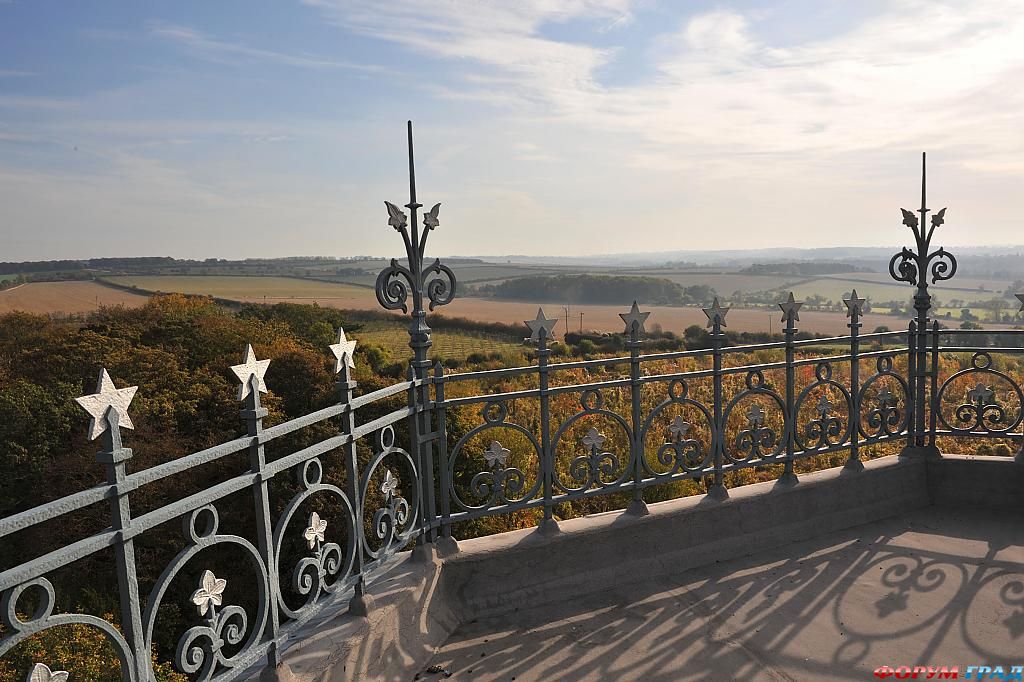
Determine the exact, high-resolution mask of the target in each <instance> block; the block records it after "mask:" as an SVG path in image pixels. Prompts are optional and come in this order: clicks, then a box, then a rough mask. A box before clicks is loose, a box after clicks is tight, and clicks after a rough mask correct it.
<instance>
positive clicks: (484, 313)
mask: <svg viewBox="0 0 1024 682" xmlns="http://www.w3.org/2000/svg"><path fill="white" fill-rule="evenodd" d="M543 307H544V312H545V313H546V314H547V316H548V317H556V318H558V320H559V323H558V325H557V326H556V327H555V335H556V336H558V337H561V336H562V334H563V333H564V332H565V311H564V309H563V307H562V306H560V305H545V306H543ZM641 307H642V308H643V309H644V310H648V311H650V312H651V316H650V318H648V320H647V325H648V328H652V327H653V325H656V324H657V325H661V327H662V329H665V330H669V331H674V332H678V333H682V332H683V331H684V330H685V329H686V328H687V327H689V326H690V325H692V324H697V325H700V326H701V327H703V326H704V325H705V324H707V321H708V318H707V317H706V316H705V315H704V312H703V311H702V310H701V309H700V308H698V307H677V306H641ZM537 308H538V306H537V304H535V303H519V302H511V301H496V300H494V299H489V298H468V297H467V298H456V299H455V300H454V301H452V302H451V303H450V304H449V305H447V306H445V307H444V308H443V309H441V312H443V313H444V314H445V315H449V316H452V317H468V318H470V319H473V320H480V321H483V322H504V323H506V324H509V323H521V322H522V321H523V320H532V319H533V318H534V317H536V315H537ZM626 308H627V306H607V305H573V306H571V307H570V310H569V327H570V328H571V331H579V329H580V313H583V324H582V328H583V329H584V330H588V331H589V330H593V331H603V332H621V331H622V320H621V319H620V318H619V313H622V312H625V311H626ZM780 315H781V312H780V311H779V309H778V308H775V309H772V310H768V309H764V308H761V309H751V308H737V309H734V310H731V311H730V312H729V314H728V316H727V317H726V323H727V324H728V329H731V330H733V331H764V332H767V331H774V332H778V331H780V328H779V317H780ZM861 319H862V322H863V325H864V326H863V327H862V333H864V332H870V331H873V330H874V329H875V328H876V327H879V326H887V327H889V328H891V329H896V328H899V327H901V326H903V325H904V324H905V321H904V320H902V319H901V318H898V317H890V316H887V315H877V314H868V315H865V316H864V317H863V318H861ZM428 320H429V316H428ZM846 323H847V318H846V316H845V315H844V314H843V313H835V312H816V311H807V312H805V311H802V310H801V311H800V323H799V325H798V327H799V329H801V330H803V331H808V332H812V333H821V334H834V335H840V334H846V333H848V331H849V330H848V328H847V326H846Z"/></svg>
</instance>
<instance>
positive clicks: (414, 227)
mask: <svg viewBox="0 0 1024 682" xmlns="http://www.w3.org/2000/svg"><path fill="white" fill-rule="evenodd" d="M384 206H385V207H386V208H387V211H388V225H390V226H391V227H393V228H394V229H395V231H396V232H398V233H399V234H400V235H402V241H403V242H404V243H405V254H406V263H405V264H404V265H403V264H400V263H399V262H398V259H396V258H392V259H391V263H390V264H389V265H388V266H387V267H386V268H384V269H383V270H381V272H380V274H379V275H377V282H376V285H375V287H374V290H375V291H376V294H377V302H378V303H380V305H381V307H383V308H385V309H386V310H401V311H402V312H403V313H408V312H409V297H410V295H411V296H412V315H413V318H414V320H421V319H422V317H423V314H424V312H425V311H424V309H423V305H424V295H425V296H426V300H427V302H428V303H429V309H430V310H433V309H434V308H435V307H437V306H442V305H447V304H448V303H451V302H452V300H453V299H454V298H455V286H456V284H455V273H454V272H452V270H451V268H449V267H448V266H447V265H444V264H442V263H441V261H440V260H435V261H434V262H433V263H432V264H430V265H429V266H427V267H423V258H424V252H425V251H426V247H427V237H428V235H429V234H430V232H431V231H432V230H434V229H436V228H437V227H438V226H439V225H440V220H439V218H438V214H439V213H440V211H441V204H434V207H433V208H431V209H430V210H429V211H427V212H426V213H424V214H423V232H422V233H420V231H419V225H418V224H417V215H416V214H417V211H418V210H419V209H420V208H422V206H423V204H420V203H418V202H417V201H416V172H415V168H414V163H413V146H412V122H411V121H410V122H409V203H407V204H405V208H407V209H409V211H410V214H411V219H410V217H409V216H407V215H406V214H405V212H404V211H402V209H401V208H399V207H398V206H396V205H395V204H392V203H391V202H390V201H385V202H384ZM419 330H420V328H419V327H418V326H417V331H419Z"/></svg>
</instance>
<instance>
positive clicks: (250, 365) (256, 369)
mask: <svg viewBox="0 0 1024 682" xmlns="http://www.w3.org/2000/svg"><path fill="white" fill-rule="evenodd" d="M267 367H270V360H257V359H256V353H254V352H253V350H252V344H251V343H247V344H245V359H244V360H242V364H240V365H234V366H233V367H232V368H231V371H232V372H234V373H235V376H236V377H238V380H239V381H241V382H242V386H241V388H239V389H238V399H239V400H245V399H246V398H247V397H248V396H249V393H250V392H251V389H250V388H249V377H251V376H253V375H254V374H255V375H256V380H257V381H258V382H259V385H260V393H266V392H267V387H266V384H265V383H264V381H263V376H264V375H265V374H266V373H267Z"/></svg>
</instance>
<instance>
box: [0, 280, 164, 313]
mask: <svg viewBox="0 0 1024 682" xmlns="http://www.w3.org/2000/svg"><path fill="white" fill-rule="evenodd" d="M147 298H148V297H147V296H142V295H140V294H133V293H131V292H128V291H121V290H118V289H114V288H111V287H107V286H103V285H102V284H97V283H96V282H31V283H29V284H22V285H20V286H16V287H13V288H11V289H6V290H4V291H0V313H9V312H11V311H13V310H22V311H24V312H28V313H45V314H50V313H85V312H89V311H90V310H96V309H97V308H99V307H100V306H105V305H126V306H131V307H136V306H141V305H142V304H143V303H145V302H146V299H147Z"/></svg>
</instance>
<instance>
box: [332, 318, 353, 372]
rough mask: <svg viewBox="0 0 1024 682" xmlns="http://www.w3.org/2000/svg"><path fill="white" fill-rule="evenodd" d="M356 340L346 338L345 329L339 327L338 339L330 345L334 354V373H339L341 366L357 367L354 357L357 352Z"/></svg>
mask: <svg viewBox="0 0 1024 682" xmlns="http://www.w3.org/2000/svg"><path fill="white" fill-rule="evenodd" d="M356 343H357V342H356V340H355V339H353V340H351V341H349V340H348V339H347V338H345V330H344V329H342V328H341V327H338V341H337V343H332V344H331V345H329V346H328V348H330V349H331V353H333V354H334V373H335V374H337V373H338V372H340V371H341V368H342V367H344V366H346V365H347V366H348V368H349V369H355V368H356V363H355V360H354V359H353V358H354V357H355V354H356Z"/></svg>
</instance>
